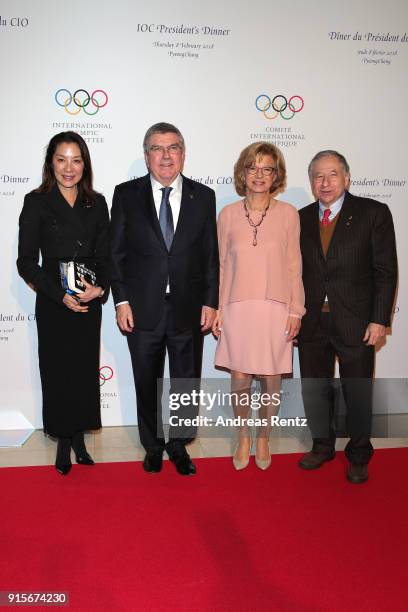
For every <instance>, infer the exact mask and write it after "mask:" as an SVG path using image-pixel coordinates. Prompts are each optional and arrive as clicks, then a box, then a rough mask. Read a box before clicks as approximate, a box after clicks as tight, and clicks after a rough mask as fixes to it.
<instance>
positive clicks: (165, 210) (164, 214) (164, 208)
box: [159, 187, 174, 251]
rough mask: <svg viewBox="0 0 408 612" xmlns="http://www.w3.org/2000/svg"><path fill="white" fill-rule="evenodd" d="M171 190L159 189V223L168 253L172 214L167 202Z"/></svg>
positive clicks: (172, 231) (170, 240)
mask: <svg viewBox="0 0 408 612" xmlns="http://www.w3.org/2000/svg"><path fill="white" fill-rule="evenodd" d="M172 189H173V187H162V188H161V189H160V191H161V192H162V194H163V195H162V199H161V202H160V212H159V223H160V227H161V231H162V234H163V238H164V242H165V243H166V246H167V250H168V251H170V247H171V243H172V242H173V237H174V224H173V213H172V212H171V206H170V200H169V196H170V191H171V190H172Z"/></svg>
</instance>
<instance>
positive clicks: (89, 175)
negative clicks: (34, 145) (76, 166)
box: [35, 132, 96, 202]
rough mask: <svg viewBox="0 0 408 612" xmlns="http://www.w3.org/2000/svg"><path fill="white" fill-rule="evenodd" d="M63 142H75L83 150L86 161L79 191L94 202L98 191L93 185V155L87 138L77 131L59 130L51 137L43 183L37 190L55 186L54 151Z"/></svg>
mask: <svg viewBox="0 0 408 612" xmlns="http://www.w3.org/2000/svg"><path fill="white" fill-rule="evenodd" d="M62 143H74V144H76V145H78V147H79V150H80V152H81V157H82V161H83V162H84V171H83V174H82V178H81V180H80V181H79V184H78V193H79V194H80V197H81V198H83V199H84V200H86V201H89V202H94V201H95V196H96V192H95V191H94V189H93V186H92V184H93V172H92V163H91V156H90V154H89V149H88V146H87V144H86V142H85V140H84V139H83V138H82V136H80V135H79V134H77V133H76V132H59V134H55V136H53V137H52V138H51V140H50V142H49V143H48V145H47V149H46V152H45V160H44V165H43V170H42V183H41V185H40V186H39V187H38V188H37V189H36V190H35V191H37V192H40V193H44V192H49V191H51V189H52V188H53V187H54V185H55V183H56V181H55V175H54V169H53V167H52V158H53V157H54V153H55V151H56V149H57V147H58V145H60V144H62Z"/></svg>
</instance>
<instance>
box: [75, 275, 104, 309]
mask: <svg viewBox="0 0 408 612" xmlns="http://www.w3.org/2000/svg"><path fill="white" fill-rule="evenodd" d="M81 281H82V282H83V284H84V285H85V291H84V292H83V293H80V294H79V295H78V299H79V301H80V302H81V303H82V302H84V303H85V304H86V303H87V302H91V301H92V300H94V299H95V298H100V297H101V296H102V294H103V289H102V287H96V286H95V285H90V284H89V283H87V282H86V280H85V279H84V277H83V276H81Z"/></svg>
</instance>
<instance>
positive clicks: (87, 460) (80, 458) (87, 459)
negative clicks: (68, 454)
mask: <svg viewBox="0 0 408 612" xmlns="http://www.w3.org/2000/svg"><path fill="white" fill-rule="evenodd" d="M75 461H76V462H77V463H79V465H95V461H94V460H93V459H92V457H91V455H90V454H89V453H87V452H85V453H81V454H80V455H77V454H75Z"/></svg>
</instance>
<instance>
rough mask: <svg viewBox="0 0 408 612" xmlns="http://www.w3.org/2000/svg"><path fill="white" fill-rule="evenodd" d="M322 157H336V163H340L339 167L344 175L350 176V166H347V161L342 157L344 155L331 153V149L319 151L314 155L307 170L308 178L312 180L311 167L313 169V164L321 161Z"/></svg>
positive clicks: (336, 152)
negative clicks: (341, 167)
mask: <svg viewBox="0 0 408 612" xmlns="http://www.w3.org/2000/svg"><path fill="white" fill-rule="evenodd" d="M322 157H337V159H338V161H339V162H340V163H341V165H342V166H343V168H344V172H345V173H346V174H350V166H349V165H348V163H347V160H346V158H345V157H344V155H342V154H341V153H339V152H338V151H333V150H332V149H326V150H325V151H319V152H318V153H316V155H315V156H314V158H313V159H312V161H311V162H310V164H309V167H308V169H307V172H308V174H309V178H312V167H313V164H314V163H315V162H317V161H318V160H319V159H321V158H322Z"/></svg>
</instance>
